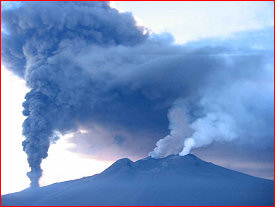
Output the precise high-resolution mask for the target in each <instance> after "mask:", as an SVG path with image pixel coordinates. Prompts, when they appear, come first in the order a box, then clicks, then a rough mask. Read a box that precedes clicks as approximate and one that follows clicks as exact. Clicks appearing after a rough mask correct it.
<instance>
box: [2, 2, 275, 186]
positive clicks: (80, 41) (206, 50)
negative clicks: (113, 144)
mask: <svg viewBox="0 0 275 207" xmlns="http://www.w3.org/2000/svg"><path fill="white" fill-rule="evenodd" d="M1 26H2V28H4V33H2V39H1V41H2V48H1V49H2V54H1V56H2V63H3V64H4V65H5V66H6V67H7V68H8V69H9V70H11V71H13V72H14V73H15V74H17V75H18V76H20V77H21V78H24V79H25V80H26V84H27V86H28V87H29V88H30V91H29V93H27V95H26V101H25V102H24V103H23V106H24V111H23V114H24V115H25V116H26V117H27V118H26V120H25V121H24V123H23V135H24V136H25V138H26V139H25V141H24V142H23V148H24V151H25V152H26V153H27V155H28V162H29V165H30V167H31V171H30V172H29V173H28V176H29V178H30V179H31V185H32V186H38V181H39V178H40V177H41V175H42V170H41V167H40V164H41V162H42V159H44V158H46V157H47V152H48V149H49V146H50V144H51V143H52V142H55V141H56V140H57V139H58V138H59V135H60V134H66V133H70V132H76V131H77V130H78V129H79V128H81V127H84V126H85V127H86V128H85V130H87V131H88V132H89V130H90V129H89V127H87V126H90V125H91V123H94V124H95V125H96V126H99V127H100V129H101V128H105V129H106V130H107V129H108V130H110V131H116V132H117V131H121V132H123V133H121V134H123V135H125V134H126V135H127V136H129V137H126V138H125V136H121V135H120V136H116V137H115V138H116V139H117V140H118V139H119V144H120V145H123V143H124V142H125V143H129V140H130V141H131V139H141V138H140V137H138V135H139V134H141V133H140V132H144V133H145V135H146V136H148V139H151V140H153V141H157V140H158V139H159V137H162V136H163V137H164V138H163V139H160V140H159V141H157V144H156V148H155V149H154V151H152V152H151V153H150V155H151V156H152V157H163V156H166V155H169V154H178V153H180V154H181V155H185V154H187V153H189V152H190V150H192V149H193V148H197V147H202V146H206V145H208V144H211V143H212V142H214V141H219V142H220V141H221V142H224V141H236V140H237V141H238V143H240V144H241V143H251V144H254V145H259V146H271V144H272V143H273V132H274V129H273V123H274V117H273V114H274V113H273V112H274V110H273V106H274V101H273V100H274V96H273V91H274V88H273V84H274V80H273V77H274V71H273V65H274V63H273V51H274V49H273V46H272V45H273V28H270V29H266V30H261V31H252V32H246V33H241V34H239V35H237V37H236V36H235V37H234V38H231V39H228V40H213V39H212V40H211V39H210V40H205V41H198V42H192V43H188V44H186V45H176V44H174V42H173V37H172V36H171V35H169V34H159V35H156V34H152V35H149V34H148V33H147V32H146V29H145V28H142V27H138V26H137V25H136V23H135V20H134V18H133V17H132V15H131V14H130V13H119V12H118V11H117V10H116V9H113V8H110V6H109V5H108V3H106V2H23V3H22V5H21V6H20V7H18V8H14V9H10V10H5V11H2V25H1ZM259 34H260V35H259ZM247 37H252V38H247ZM250 39H253V42H251V41H249V40H250ZM262 40H263V41H262ZM269 40H270V41H269ZM167 112H168V120H167ZM168 124H169V130H170V133H169V131H168V130H167V127H168ZM90 131H92V130H90ZM153 134H158V136H157V137H156V136H152V135H153ZM167 134H168V135H167ZM165 135H167V136H165ZM143 136H144V135H143ZM110 139H111V138H110ZM125 140H126V141H125ZM127 140H128V142H127Z"/></svg>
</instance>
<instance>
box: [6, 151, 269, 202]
mask: <svg viewBox="0 0 275 207" xmlns="http://www.w3.org/2000/svg"><path fill="white" fill-rule="evenodd" d="M273 192H274V188H273V181H270V180H265V179H261V178H256V177H253V176H249V175H246V174H243V173H239V172H236V171H232V170H229V169H226V168H223V167H219V166H217V165H214V164H212V163H208V162H205V161H203V160H201V159H199V158H197V157H196V156H194V155H191V154H189V155H186V156H183V157H180V156H177V155H170V156H168V157H165V158H162V159H154V158H150V157H148V158H145V159H142V160H138V161H136V162H132V161H131V160H129V159H127V158H125V159H121V160H118V161H116V162H115V163H114V164H113V165H111V166H110V167H109V168H107V169H106V170H105V171H103V172H102V173H100V174H98V175H94V176H91V177H86V178H82V179H78V180H73V181H67V182H62V183H56V184H53V185H49V186H45V187H41V188H38V189H26V190H24V191H21V192H18V193H13V194H8V195H4V196H1V200H2V205H273Z"/></svg>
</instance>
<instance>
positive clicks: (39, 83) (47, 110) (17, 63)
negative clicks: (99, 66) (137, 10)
mask: <svg viewBox="0 0 275 207" xmlns="http://www.w3.org/2000/svg"><path fill="white" fill-rule="evenodd" d="M2 22H3V23H2V25H3V26H4V28H5V29H6V30H7V31H8V33H7V34H3V33H2V48H1V49H2V53H1V55H2V60H3V63H4V64H5V65H6V66H7V68H8V69H10V70H12V71H13V72H14V73H15V74H17V75H19V76H20V77H22V78H23V77H24V78H25V79H26V81H27V85H28V87H30V89H31V91H30V92H29V93H28V94H27V95H26V101H25V102H24V104H23V106H24V111H23V114H24V115H25V116H27V119H26V120H25V121H24V124H23V128H24V129H23V135H24V136H25V137H26V140H25V141H24V142H23V148H24V151H25V152H26V153H27V155H28V162H29V165H30V167H31V172H29V173H28V176H29V178H30V180H31V185H32V186H37V185H38V180H39V178H40V176H41V174H42V171H41V168H40V164H41V161H42V159H44V158H46V157H47V152H48V148H49V146H50V142H51V139H56V135H55V133H54V132H55V131H58V132H59V133H60V132H61V133H65V132H66V131H68V130H72V129H74V128H76V127H77V124H76V122H75V120H73V118H76V117H77V116H80V115H78V113H79V111H81V108H82V106H81V102H88V101H91V104H92V102H95V100H87V99H86V98H85V97H86V95H85V94H86V93H87V95H88V94H93V93H96V88H95V86H94V84H93V82H92V80H90V78H85V72H84V71H83V70H82V69H81V68H79V67H77V66H75V65H74V64H73V63H72V62H73V59H68V58H67V57H66V56H65V55H64V56H63V54H61V53H62V52H65V53H66V48H69V49H72V51H73V52H75V53H77V52H78V51H77V50H79V49H80V48H81V47H85V46H87V45H101V46H103V47H107V46H114V45H129V46H130V45H135V44H137V43H141V42H143V41H144V40H145V39H146V38H147V35H146V34H144V29H143V28H141V27H137V26H136V25H135V20H134V18H133V17H132V15H131V14H129V13H123V14H120V13H119V12H118V11H117V10H115V9H112V8H110V6H109V4H108V3H106V2H24V3H23V4H22V5H21V6H20V7H19V8H17V9H12V10H6V11H2ZM72 47H75V48H72ZM83 78H84V80H83V82H84V83H85V84H88V85H87V86H88V87H87V86H84V85H83V86H82V85H81V84H82V83H81V82H82V81H81V80H82V79H83ZM58 79H60V80H58ZM62 79H63V80H64V82H63V81H61V80H62ZM60 87H63V89H60ZM82 87H87V88H86V89H84V90H83V89H82ZM78 89H80V90H78ZM81 89H82V90H81ZM79 93H80V94H79ZM77 96H83V97H81V98H80V99H78V100H76V101H72V100H73V99H77ZM70 100H71V101H70Z"/></svg>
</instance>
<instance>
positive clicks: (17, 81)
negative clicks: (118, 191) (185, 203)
mask: <svg viewBox="0 0 275 207" xmlns="http://www.w3.org/2000/svg"><path fill="white" fill-rule="evenodd" d="M111 5H112V7H115V8H117V9H119V11H120V12H124V11H130V12H132V14H133V15H134V18H135V19H136V21H137V23H138V25H142V26H146V27H147V28H149V32H150V33H152V34H153V33H158V34H159V33H163V32H164V33H166V34H162V35H156V37H155V38H156V40H155V39H154V40H153V41H160V42H163V41H164V42H165V44H164V46H163V48H164V49H162V48H161V49H160V52H162V51H163V50H167V49H169V50H171V51H172V52H175V53H176V52H177V49H174V48H172V49H171V48H170V47H168V46H166V41H167V42H169V41H172V40H170V39H171V38H172V37H171V35H167V33H171V34H172V35H173V36H174V37H173V38H174V40H175V43H176V44H185V43H189V42H191V43H190V44H191V45H192V42H195V43H193V44H194V45H195V47H198V46H199V47H201V45H204V44H210V43H212V44H221V45H227V46H230V47H233V46H234V47H235V45H234V44H238V41H237V43H236V42H235V41H236V40H235V39H236V36H242V34H245V35H244V38H245V41H246V42H245V43H243V40H242V41H241V42H242V44H248V45H251V44H252V45H253V47H254V48H257V49H258V48H260V49H261V47H264V48H266V47H269V41H268V40H269V39H270V36H268V32H269V31H270V30H273V26H274V22H273V21H274V20H273V16H274V13H273V12H274V4H273V2H158V3H157V4H156V3H155V2H122V1H121V2H111ZM10 9H12V7H11V8H10ZM129 24H130V23H129ZM1 27H2V25H1ZM3 29H4V31H5V28H2V30H3ZM130 29H131V28H130ZM130 29H129V30H130ZM133 30H134V28H133ZM251 31H254V33H253V32H251ZM255 31H256V32H255ZM262 31H264V32H262ZM266 31H268V32H266ZM135 32H136V31H135ZM236 34H237V35H236ZM247 34H248V36H249V37H251V39H247V38H246V37H247ZM259 34H260V37H262V41H260V42H259V43H258V42H257V41H254V40H255V39H253V38H255V37H259ZM266 34H267V36H265V35H266ZM127 35H130V36H131V35H132V34H131V33H130V34H127ZM137 35H139V34H137ZM257 35H258V36H257ZM261 35H262V36H261ZM232 37H233V40H234V41H233V40H232ZM264 37H268V38H269V39H268V38H267V41H266V42H265V40H266V39H265V38H264ZM125 38H126V37H125ZM138 38H141V40H140V41H143V40H142V36H141V37H140V36H138ZM173 38H172V39H173ZM228 38H231V42H230V41H227V39H228ZM205 39H206V41H204V40H205ZM200 41H201V42H200ZM239 41H240V40H239ZM271 41H274V40H271ZM205 42H206V43H205ZM121 44H139V43H129V42H125V43H123V42H122V43H121ZM232 45H233V46H232ZM126 49H127V48H126ZM144 49H145V51H146V49H147V48H146V47H145V48H138V49H137V51H134V52H133V51H131V50H130V51H128V52H129V53H134V54H136V52H140V51H141V52H144V51H143V50H144ZM268 49H270V48H268ZM272 49H273V48H272ZM155 50H156V51H155V52H156V53H157V52H158V53H159V49H158V48H156V49H155ZM180 50H181V49H180ZM87 51H90V49H89V48H87V50H86V51H84V52H82V51H81V52H82V53H83V55H82V56H80V57H79V61H80V62H81V63H83V67H85V65H84V63H86V62H87V64H90V62H89V61H90V60H89V59H88V58H87V57H85V53H87ZM114 51H115V52H116V54H121V53H123V52H125V51H123V50H122V51H120V50H117V51H116V49H114ZM114 51H112V50H111V51H108V52H107V53H105V51H101V50H98V51H97V52H98V53H99V54H101V53H103V54H105V55H104V57H107V58H109V59H110V60H111V59H112V54H113V52H114ZM126 52H127V51H126ZM245 52H246V54H248V52H247V51H245ZM249 52H251V51H249ZM252 52H253V51H252ZM257 52H258V51H257ZM92 55H94V57H95V58H96V60H98V61H99V62H100V61H102V60H101V59H100V57H98V56H95V54H92ZM2 59H3V58H2ZM254 59H255V58H254ZM117 60H118V61H122V60H124V59H122V60H120V57H119V56H118V57H117ZM248 60H249V61H251V60H250V59H248ZM111 61H112V60H111ZM111 61H110V62H111ZM137 61H144V60H143V59H142V60H137ZM167 61H168V60H167ZM175 61H176V60H175ZM200 61H206V60H204V59H200ZM213 61H217V64H221V63H220V62H219V60H215V59H213ZM271 62H272V61H271ZM121 63H122V62H120V64H121ZM137 63H138V64H139V62H137ZM205 63H206V64H208V63H207V62H205ZM148 64H149V63H148ZM150 64H151V63H150ZM163 64H167V63H166V62H164V63H163ZM179 64H180V63H179ZM241 64H243V67H245V65H244V64H245V63H241ZM257 64H259V63H258V62H255V65H256V66H257ZM168 65H169V64H168ZM149 66H150V65H149ZM170 66H171V67H173V65H170ZM6 67H7V66H3V65H2V63H1V74H2V77H1V86H2V87H1V96H2V97H1V98H2V102H1V106H2V115H1V119H2V122H1V123H2V126H1V127H2V134H1V137H2V138H1V168H2V172H1V173H2V174H1V175H2V176H1V181H2V182H1V189H2V191H1V194H6V193H10V192H16V191H20V190H22V189H24V188H26V187H28V186H29V184H30V181H29V179H28V177H27V176H26V173H27V172H28V171H30V168H29V167H28V163H27V155H26V154H25V152H23V150H22V145H21V143H22V141H23V140H24V137H23V136H22V135H21V134H22V123H23V121H24V119H25V117H24V116H23V115H22V110H23V107H22V102H23V101H24V96H25V94H26V92H29V91H30V89H29V88H28V87H27V86H26V85H25V81H23V80H22V78H20V75H18V74H19V73H20V71H15V70H13V69H10V68H9V69H10V70H11V71H15V72H14V73H12V72H10V71H9V70H7V69H6ZM128 67H129V66H128ZM151 67H152V66H151ZM209 67H210V66H209ZM269 67H271V69H272V70H273V68H272V65H271V66H269ZM122 73H123V71H122ZM269 73H270V70H268V69H267V74H269ZM14 74H17V75H14ZM176 74H177V73H176ZM271 74H272V73H271ZM93 75H94V76H96V75H97V74H96V73H95V74H93ZM150 75H151V74H149V76H150ZM152 75H154V71H152ZM221 75H222V74H221ZM230 75H232V74H230ZM238 75H241V74H238ZM123 77H128V74H127V73H125V74H123ZM135 77H138V78H140V79H142V80H143V79H144V77H143V74H142V73H137V74H136V75H135ZM253 78H254V79H255V77H251V79H253ZM265 78H266V77H265V76H264V78H263V80H264V81H266V79H265ZM120 79H121V78H120V77H118V80H120ZM125 80H126V82H127V81H128V80H127V79H124V81H125ZM129 80H130V81H133V80H132V79H129ZM257 80H258V79H257ZM30 81H32V79H30ZM143 81H144V83H140V82H137V83H136V84H134V85H131V87H133V88H138V87H140V86H139V85H140V84H143V85H145V86H146V84H147V85H148V83H146V79H144V80H143ZM175 81H178V80H175ZM226 81H227V80H226ZM272 81H273V83H274V80H269V79H268V80H267V81H266V82H264V83H266V84H263V85H259V86H261V87H263V88H264V91H260V92H258V91H257V90H256V89H255V86H254V85H252V86H250V85H241V86H242V87H243V90H247V92H250V91H251V87H252V88H253V90H252V92H253V95H256V96H258V97H262V102H263V103H262V102H259V104H261V105H262V106H265V103H266V104H270V103H272V102H271V101H270V98H272V99H273V97H272V96H271V95H270V91H271V92H273V91H274V86H273V84H272V85H270V83H272ZM161 83H162V82H161ZM168 83H169V84H170V81H169V82H164V84H163V83H162V86H163V85H165V84H166V85H167V84H168ZM64 84H65V83H64ZM113 84H115V83H113ZM123 84H125V82H124V83H123ZM156 84H158V83H156ZM260 84H262V83H260ZM232 85H233V84H232ZM29 86H32V87H34V85H29ZM157 86H158V85H157ZM191 86H192V85H191ZM191 86H190V87H191ZM239 86H240V85H238V84H237V83H236V87H239ZM256 86H257V85H256ZM77 87H78V86H77ZM150 87H151V88H150V89H151V90H146V91H145V92H144V93H146V94H147V95H148V94H149V95H148V96H150V97H152V100H154V98H153V97H154V96H156V97H157V96H158V95H159V94H157V93H156V92H155V91H154V90H155V88H154V86H150ZM192 87H193V86H192ZM173 88H174V86H173ZM78 89H79V88H78ZM161 90H163V91H164V93H167V91H168V92H169V93H171V92H170V91H171V89H170V88H161ZM173 90H174V89H173ZM180 90H181V89H180ZM189 90H190V89H189ZM224 90H225V91H226V92H228V93H230V92H231V91H232V93H233V92H234V93H235V89H234V88H233V89H232V88H230V90H229V89H228V88H225V89H224ZM187 91H188V90H187ZM209 91H210V92H209ZM209 91H208V92H207V93H206V94H213V93H216V91H215V90H214V92H213V89H212V88H209ZM172 92H175V91H172ZM176 92H177V91H176ZM126 93H127V91H126ZM177 93H178V92H177ZM265 94H266V95H265ZM108 95H110V94H108ZM161 95H162V94H161ZM161 95H159V96H161ZM139 96H140V95H139V94H134V95H132V96H130V97H132V98H133V102H134V103H136V102H138V101H140V102H138V104H139V105H142V104H144V105H145V106H146V107H149V108H150V107H151V105H150V104H151V102H147V100H143V99H140V98H138V97H139ZM236 96H237V97H244V96H245V93H244V94H242V93H239V94H237V95H236ZM216 97H220V100H219V101H217V104H220V105H223V102H224V101H228V103H231V104H233V105H234V104H236V102H230V100H226V99H224V98H223V97H222V96H221V95H220V94H216V95H215V98H216ZM254 97H255V96H254ZM212 98H213V96H212V95H209V96H206V98H205V99H204V100H203V101H204V102H202V104H205V103H207V102H209V101H213V100H212ZM191 99H192V98H191ZM165 101H167V102H169V99H167V100H165ZM246 101H247V102H249V103H250V102H251V98H250V97H247V99H245V100H244V102H246ZM160 102H162V101H160ZM180 102H181V101H180V100H178V101H177V102H175V103H173V107H172V108H170V109H169V110H170V113H169V114H170V115H168V119H169V120H168V119H167V117H166V114H167V111H166V110H158V109H157V110H156V111H157V112H154V113H152V112H148V111H146V110H144V112H142V113H141V115H140V116H139V115H138V114H136V112H135V111H134V112H133V114H132V115H134V116H135V117H136V120H135V121H132V120H129V119H127V117H126V118H125V117H122V118H117V116H115V115H113V116H112V117H108V114H105V113H104V112H102V114H100V115H104V116H106V117H107V118H106V120H108V124H104V123H105V120H100V119H93V120H90V119H87V120H88V121H87V120H86V118H85V122H81V127H79V129H78V130H76V131H66V133H64V134H61V135H59V136H60V138H59V140H57V141H55V140H53V141H52V142H53V143H54V144H52V145H51V146H50V148H49V152H48V157H47V158H46V159H43V161H42V164H41V166H42V169H43V175H42V178H41V180H40V185H42V186H43V185H48V184H51V183H54V182H61V181H65V180H70V179H76V178H81V177H83V176H89V175H92V174H95V173H99V172H101V171H102V170H104V169H105V168H106V167H108V166H109V165H110V164H111V163H112V162H114V161H115V160H117V159H119V158H122V157H130V158H131V159H132V160H137V159H139V158H143V157H145V156H147V155H148V153H149V152H150V151H152V150H153V149H154V146H155V143H156V142H157V141H158V140H159V139H160V138H162V137H164V136H166V135H167V134H169V133H170V137H174V138H176V139H177V136H175V135H174V134H177V133H178V129H177V127H173V126H174V125H175V126H177V125H178V122H179V124H182V123H184V120H182V117H181V116H180V115H178V114H181V113H182V111H181V109H180V110H179V111H177V110H178V109H177V108H179V107H178V106H181V105H182V104H181V103H180ZM103 103H104V102H103ZM122 103H124V102H122ZM152 103H154V104H155V102H152ZM242 103H243V102H242ZM119 104H120V102H119V103H118V105H119ZM124 104H126V106H128V105H127V104H130V105H131V104H133V103H132V102H130V103H124ZM147 104H149V105H147ZM163 104H165V103H163ZM130 105H129V106H130ZM157 106H159V107H160V104H159V102H158V103H157ZM203 106H204V105H203ZM224 106H226V105H224ZM249 106H250V105H249ZM269 106H270V105H269ZM269 106H266V107H260V108H259V110H262V111H264V110H265V109H269ZM250 107H252V108H253V107H254V108H255V107H256V109H258V108H257V106H255V105H251V106H250ZM130 108H131V107H130ZM272 108H273V106H272ZM99 109H100V110H102V109H101V108H99ZM143 109H144V108H138V109H136V108H133V110H142V111H143ZM153 109H154V108H153ZM164 109H167V108H166V107H164ZM189 110H191V109H189ZM207 110H212V109H209V108H207ZM213 110H214V111H217V109H216V108H215V109H213ZM236 110H238V111H239V112H243V113H244V111H243V110H241V109H239V108H236ZM173 111H176V112H179V113H176V114H177V115H178V116H176V118H175V117H174V114H175V113H173ZM229 111H230V110H229ZM267 112H269V111H264V113H267ZM127 113H128V114H129V113H130V112H128V111H125V114H127ZM131 113H132V112H131ZM131 113H130V114H131ZM259 114H260V115H262V112H261V111H260V112H259ZM259 114H256V115H259ZM210 115H211V114H210ZM220 115H221V116H222V117H224V119H222V120H221V121H220V122H221V125H220V126H223V125H222V124H224V123H231V122H230V119H229V121H228V119H227V116H226V115H224V114H220ZM223 115H224V116H223ZM120 116H121V115H120ZM144 116H145V117H147V116H148V117H147V118H146V119H144V120H143V117H144ZM245 116H246V114H244V117H245ZM75 119H77V118H75ZM112 119H114V120H115V121H116V122H119V121H120V122H121V123H123V124H121V125H119V126H117V125H116V124H113V122H112ZM209 119H210V121H211V116H210V118H209ZM82 120H83V119H82ZM82 120H81V121H82ZM201 120H202V121H200V122H193V123H196V124H193V125H192V126H191V127H193V128H192V129H197V128H196V127H198V125H199V123H205V122H206V121H209V120H208V119H206V120H205V119H204V120H203V119H201ZM252 120H253V119H252ZM268 120H270V119H268ZM79 121H80V120H78V122H79ZM131 121H132V122H131ZM169 121H170V123H173V124H174V125H173V124H172V125H173V126H172V127H171V124H170V127H169V129H168V122H169ZM238 121H239V122H238V123H243V122H246V120H245V119H241V120H238ZM263 121H265V119H264V120H263ZM273 121H274V117H273ZM124 122H126V123H124ZM106 123H107V122H106ZM256 123H257V122H256ZM57 124H59V123H57ZM252 125H253V124H252ZM62 126H63V125H62ZM232 126H233V125H232ZM245 126H246V125H245ZM253 127H255V126H253ZM60 128H62V127H60ZM63 128H64V127H63ZM63 128H62V129H63ZM141 129H142V130H141ZM201 129H202V128H201V127H200V128H199V130H198V131H199V132H201V131H200V130H201ZM218 129H219V128H218ZM229 129H232V128H229ZM254 129H255V128H254ZM261 129H263V128H259V130H261ZM264 129H265V128H264ZM266 129H267V130H270V129H269V128H266ZM169 130H171V132H169ZM249 130H250V128H249V129H247V131H249ZM256 130H257V126H256ZM233 131H234V130H233ZM250 131H251V130H250ZM203 132H204V131H203ZM255 132H257V131H255ZM201 133H202V132H201ZM207 133H208V132H207ZM242 133H244V134H245V135H246V131H245V132H242ZM148 135H150V136H149V137H152V138H150V139H149V138H148ZM220 136H221V137H225V138H224V140H222V141H221V142H215V141H217V140H214V142H213V143H211V144H205V145H203V146H202V147H200V148H197V149H194V150H193V151H192V153H195V154H196V155H198V156H199V157H201V158H202V159H205V160H207V161H212V162H214V163H216V164H219V165H221V166H224V167H228V168H230V169H234V170H238V171H241V172H245V173H248V174H251V175H255V176H259V177H264V178H269V179H273V171H274V170H273V144H271V143H272V142H270V140H269V141H266V143H265V140H266V139H265V140H263V141H262V143H264V144H260V146H259V144H258V143H259V142H261V140H260V141H259V140H257V139H252V141H253V142H255V143H257V144H253V143H252V144H251V143H247V142H246V141H247V140H246V139H241V140H243V142H244V144H242V143H241V144H239V143H238V144H236V143H233V142H226V141H227V140H228V139H230V138H232V139H235V138H234V135H227V134H226V135H224V134H220ZM266 136H268V134H267V135H266ZM110 137H113V138H112V139H110ZM125 137H126V138H125ZM129 137H130V138H129ZM170 137H169V135H168V140H169V139H170V140H171V138H170ZM271 138H272V140H273V137H271ZM166 140H167V139H166ZM197 140H199V138H198V139H197ZM157 150H158V149H157ZM157 150H156V152H157ZM173 150H174V149H173ZM173 152H174V151H173ZM167 153H168V152H167Z"/></svg>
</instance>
